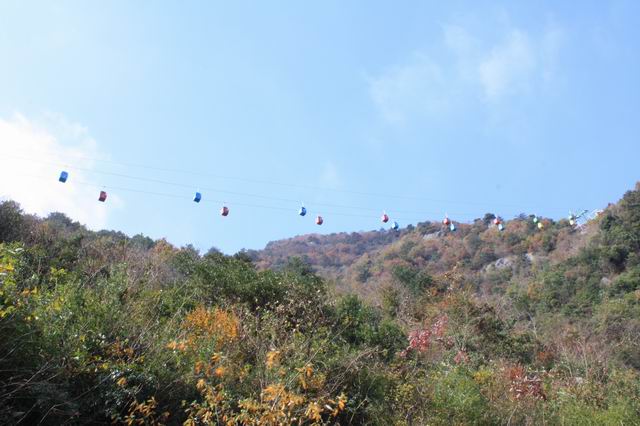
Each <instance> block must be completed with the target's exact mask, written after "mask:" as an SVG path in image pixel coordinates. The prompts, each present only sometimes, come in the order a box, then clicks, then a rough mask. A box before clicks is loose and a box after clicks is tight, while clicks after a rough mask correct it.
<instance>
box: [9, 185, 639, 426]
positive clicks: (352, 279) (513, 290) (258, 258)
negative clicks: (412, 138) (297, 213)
mask: <svg viewBox="0 0 640 426" xmlns="http://www.w3.org/2000/svg"><path fill="white" fill-rule="evenodd" d="M491 219H492V217H491V215H486V216H485V217H484V218H482V219H478V220H476V221H475V222H474V223H473V224H466V225H465V224H460V225H459V226H458V230H457V231H456V232H455V233H450V232H444V231H443V230H442V227H441V225H440V224H437V223H429V222H427V223H423V224H420V225H418V226H416V227H415V228H412V229H408V230H404V231H403V232H402V233H399V234H390V233H388V232H386V231H380V232H373V233H366V234H363V235H360V236H359V235H358V234H343V235H342V236H341V237H340V238H342V241H341V244H342V245H343V246H341V248H340V249H339V250H337V251H335V256H338V255H339V254H340V253H343V256H347V255H348V256H347V257H346V258H345V261H344V262H342V263H341V262H339V261H336V260H335V256H334V257H332V256H331V255H328V254H327V253H326V251H327V250H332V249H334V250H335V249H336V248H335V247H333V248H331V247H330V244H325V243H322V241H326V238H336V237H335V236H334V237H317V236H316V237H314V238H316V240H317V241H316V240H314V241H313V243H314V245H315V247H320V249H317V250H315V249H314V250H311V249H310V250H307V251H306V252H305V254H306V255H307V257H306V259H304V260H301V259H299V258H294V257H288V256H285V255H283V254H282V253H285V252H284V251H282V253H281V254H280V255H279V256H275V255H274V254H273V251H272V252H270V253H269V252H268V251H267V252H240V253H238V254H237V255H235V256H224V255H222V254H220V253H218V252H216V251H214V250H212V251H210V252H209V253H207V254H206V255H204V256H202V255H200V254H199V253H198V252H197V251H196V250H194V249H193V248H192V247H184V248H176V247H173V246H171V245H170V244H168V243H167V242H166V241H164V240H159V241H153V240H151V239H149V238H146V237H144V236H141V235H138V236H134V237H127V236H125V235H123V234H121V233H117V232H107V231H101V232H92V231H88V230H87V229H85V228H84V227H83V226H81V225H79V224H78V223H75V222H72V221H71V220H70V219H68V218H67V217H65V216H64V215H62V214H52V215H50V216H49V217H47V218H46V219H40V218H37V217H34V216H30V215H26V214H24V213H23V212H21V210H20V208H19V206H18V205H17V204H15V203H13V202H10V201H8V202H3V203H1V204H0V423H1V424H62V423H67V424H87V423H91V424H96V423H127V424H186V425H200V424H325V423H326V424H336V423H339V424H382V425H387V424H398V425H421V424H594V425H596V424H598V425H600V424H611V425H614V424H615V425H620V424H640V421H639V420H638V419H639V418H640V341H639V336H640V186H637V187H636V190H635V191H629V192H628V193H626V194H625V195H624V197H623V199H622V200H621V201H620V202H619V203H618V204H616V205H611V206H609V207H608V208H607V209H606V210H605V211H604V212H603V213H602V214H601V215H600V216H599V217H598V218H596V219H595V220H592V221H590V222H589V223H588V224H586V225H585V226H583V227H580V228H575V227H573V226H571V225H570V224H569V223H568V222H567V221H564V220H562V221H559V222H553V221H551V220H544V228H543V229H542V230H540V229H538V228H537V227H536V226H535V225H534V224H533V222H532V221H531V220H530V218H529V217H528V216H526V215H522V216H520V217H518V218H515V219H514V220H511V221H508V222H507V223H506V229H505V231H503V232H499V231H498V230H497V229H495V228H494V227H492V226H491ZM308 238H309V237H305V238H302V239H301V240H300V241H302V242H303V243H304V241H307V239H308ZM323 238H324V239H325V240H323ZM367 242H370V243H371V246H368V245H367ZM282 246H286V244H285V245H282ZM367 247H369V248H371V249H367ZM271 249H273V245H272V246H271ZM298 251H299V250H298ZM344 253H346V254H344ZM323 255H324V257H323ZM327 258H328V259H329V261H327ZM269 259H271V262H270V260H269ZM318 260H322V261H323V262H326V264H325V265H317V261H318ZM276 261H277V262H276ZM269 266H272V267H269ZM315 266H318V267H319V268H320V270H321V271H323V269H322V268H335V269H334V272H336V271H338V270H339V273H333V274H330V276H331V280H330V281H327V280H325V279H324V278H321V277H320V276H319V275H317V274H316V272H315V271H314V269H313V267H315Z"/></svg>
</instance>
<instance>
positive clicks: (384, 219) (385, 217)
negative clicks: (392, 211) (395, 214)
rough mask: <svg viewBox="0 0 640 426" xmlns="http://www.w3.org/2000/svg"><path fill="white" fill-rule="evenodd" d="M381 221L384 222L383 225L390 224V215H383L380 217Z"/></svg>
mask: <svg viewBox="0 0 640 426" xmlns="http://www.w3.org/2000/svg"><path fill="white" fill-rule="evenodd" d="M380 220H381V221H382V223H387V222H389V215H388V214H387V213H386V212H384V213H382V216H381V217H380Z"/></svg>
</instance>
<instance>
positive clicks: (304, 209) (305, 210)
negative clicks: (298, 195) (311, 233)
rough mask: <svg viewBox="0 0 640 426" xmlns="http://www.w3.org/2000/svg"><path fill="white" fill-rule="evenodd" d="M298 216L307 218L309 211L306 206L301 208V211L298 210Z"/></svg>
mask: <svg viewBox="0 0 640 426" xmlns="http://www.w3.org/2000/svg"><path fill="white" fill-rule="evenodd" d="M298 214H299V215H300V216H305V215H306V214H307V209H306V208H305V207H304V206H302V207H300V210H298Z"/></svg>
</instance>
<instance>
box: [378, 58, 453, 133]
mask: <svg viewBox="0 0 640 426" xmlns="http://www.w3.org/2000/svg"><path fill="white" fill-rule="evenodd" d="M369 84H370V93H371V97H372V98H373V101H374V103H375V104H376V106H377V107H378V108H379V110H380V112H381V113H382V115H383V116H384V117H385V118H386V119H387V120H388V121H391V122H403V121H405V120H406V119H407V118H408V117H407V113H408V112H413V111H423V112H424V113H429V114H435V113H437V112H439V111H442V110H443V109H446V107H447V102H448V98H447V96H446V95H447V94H446V92H444V91H443V90H441V88H442V87H443V85H444V84H445V76H444V73H443V70H442V69H441V68H440V66H439V65H438V64H436V63H435V62H433V61H432V60H430V59H429V58H428V57H427V56H425V55H422V54H416V55H415V56H414V58H413V61H412V63H411V64H410V65H405V66H398V67H394V68H392V69H390V70H388V71H387V72H385V74H384V75H382V76H380V77H378V78H374V79H370V81H369Z"/></svg>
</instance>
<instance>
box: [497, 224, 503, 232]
mask: <svg viewBox="0 0 640 426" xmlns="http://www.w3.org/2000/svg"><path fill="white" fill-rule="evenodd" d="M503 229H504V225H502V222H501V223H499V224H498V231H502V230H503Z"/></svg>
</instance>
